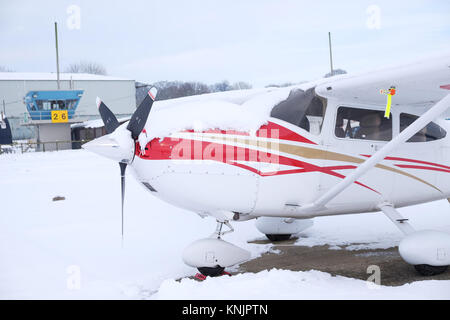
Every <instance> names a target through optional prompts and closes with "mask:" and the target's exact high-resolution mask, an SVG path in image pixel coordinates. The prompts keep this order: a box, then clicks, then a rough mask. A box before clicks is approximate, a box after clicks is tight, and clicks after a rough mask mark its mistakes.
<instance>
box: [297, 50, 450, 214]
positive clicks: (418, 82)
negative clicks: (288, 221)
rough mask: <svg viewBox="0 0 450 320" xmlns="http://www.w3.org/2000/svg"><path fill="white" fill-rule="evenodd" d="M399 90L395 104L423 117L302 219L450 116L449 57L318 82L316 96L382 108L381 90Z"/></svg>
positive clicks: (303, 208)
mask: <svg viewBox="0 0 450 320" xmlns="http://www.w3.org/2000/svg"><path fill="white" fill-rule="evenodd" d="M391 86H394V87H395V88H396V91H397V93H398V95H397V93H396V95H395V96H393V97H392V101H393V102H392V105H393V107H395V105H403V106H406V107H409V108H411V109H412V110H414V111H416V112H418V113H421V116H420V117H419V118H418V119H417V120H416V121H414V122H413V123H412V124H410V125H409V126H408V127H407V128H405V129H404V130H403V131H402V132H401V133H400V134H398V135H397V136H396V137H394V138H393V139H392V140H391V141H390V142H389V143H387V144H386V145H384V146H383V147H382V148H381V149H379V150H378V151H377V152H375V154H373V155H372V156H371V157H370V158H368V159H367V160H366V161H364V162H363V163H362V164H360V165H359V166H358V168H356V169H355V170H354V171H353V172H352V173H351V174H349V175H347V176H346V177H345V179H343V180H341V181H340V182H339V183H337V184H336V185H335V186H333V187H332V188H331V189H329V190H328V191H327V192H325V193H324V194H323V195H321V196H320V197H319V198H318V199H316V200H315V201H313V202H311V203H309V204H306V205H303V206H301V207H300V208H298V209H297V214H298V215H299V217H307V216H308V215H310V214H313V213H317V212H320V211H322V210H324V209H325V207H326V205H327V203H328V202H330V201H331V200H332V199H334V198H335V197H336V196H337V195H338V194H339V193H341V192H342V191H344V190H345V189H346V188H347V187H348V186H350V185H351V184H352V183H353V182H355V181H356V180H358V179H359V178H360V177H361V176H363V175H364V174H365V173H367V172H368V171H369V170H371V169H372V168H373V167H375V166H376V165H377V164H378V163H379V162H381V161H382V160H383V159H384V158H385V157H386V156H387V155H388V154H389V153H391V152H392V151H393V150H395V148H396V147H398V146H399V145H400V144H402V143H405V142H406V141H407V140H408V139H409V138H411V137H412V136H413V135H414V134H415V133H417V132H418V131H419V130H420V129H422V128H424V127H425V126H426V125H427V124H428V123H430V122H431V121H433V120H434V119H436V118H438V117H446V118H447V117H449V116H450V56H447V57H445V58H440V59H435V60H433V61H428V62H421V63H416V64H410V65H406V66H402V67H395V68H391V69H386V70H382V71H376V72H372V73H369V74H365V75H359V76H340V77H336V78H331V79H330V80H328V81H327V80H325V81H321V82H319V83H317V85H316V93H318V94H319V95H321V96H324V97H327V98H336V99H339V100H341V101H359V102H362V103H368V104H374V105H380V104H385V103H386V96H384V95H383V94H381V93H380V90H383V89H385V90H386V89H389V88H390V87H391Z"/></svg>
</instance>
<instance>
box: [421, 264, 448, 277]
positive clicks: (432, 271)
mask: <svg viewBox="0 0 450 320" xmlns="http://www.w3.org/2000/svg"><path fill="white" fill-rule="evenodd" d="M414 268H416V270H417V272H418V273H419V274H420V275H422V276H426V277H429V276H435V275H438V274H441V273H444V272H445V271H446V270H447V268H448V266H438V267H436V266H430V265H428V264H418V265H415V266H414Z"/></svg>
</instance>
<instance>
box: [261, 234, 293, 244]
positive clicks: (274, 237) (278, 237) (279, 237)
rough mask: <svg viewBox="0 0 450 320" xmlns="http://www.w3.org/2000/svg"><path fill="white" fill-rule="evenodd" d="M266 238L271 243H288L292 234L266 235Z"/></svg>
mask: <svg viewBox="0 0 450 320" xmlns="http://www.w3.org/2000/svg"><path fill="white" fill-rule="evenodd" d="M266 237H267V238H268V239H269V240H270V241H275V242H276V241H286V240H289V238H290V237H291V235H290V234H266Z"/></svg>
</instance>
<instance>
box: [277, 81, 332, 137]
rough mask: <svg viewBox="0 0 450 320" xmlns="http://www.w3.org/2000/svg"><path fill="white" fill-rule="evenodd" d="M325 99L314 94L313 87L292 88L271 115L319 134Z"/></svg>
mask: <svg viewBox="0 0 450 320" xmlns="http://www.w3.org/2000/svg"><path fill="white" fill-rule="evenodd" d="M325 109H326V101H325V100H324V99H322V98H320V97H318V96H316V95H315V92H314V89H309V90H307V91H303V90H300V89H294V90H292V91H291V92H290V93H289V97H288V98H287V99H286V100H284V101H282V102H280V103H279V104H277V105H276V106H275V107H274V108H273V109H272V112H271V114H270V115H271V116H272V117H274V118H277V119H281V120H284V121H287V122H289V123H292V124H293V125H296V126H299V127H300V128H302V129H305V130H306V131H309V132H311V133H313V134H320V131H321V129H322V123H323V117H324V115H325Z"/></svg>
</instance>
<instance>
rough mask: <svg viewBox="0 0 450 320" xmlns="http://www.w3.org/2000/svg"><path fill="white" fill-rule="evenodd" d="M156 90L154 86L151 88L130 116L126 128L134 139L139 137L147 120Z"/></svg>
mask: <svg viewBox="0 0 450 320" xmlns="http://www.w3.org/2000/svg"><path fill="white" fill-rule="evenodd" d="M157 92H158V91H157V90H156V88H155V87H153V88H151V89H150V90H149V91H148V93H147V95H146V96H145V98H144V100H143V101H142V102H141V104H140V105H139V107H138V108H137V109H136V111H135V112H134V113H133V115H132V116H131V119H130V122H129V123H128V126H127V129H128V130H130V131H131V136H132V137H133V139H134V140H136V139H137V138H138V137H139V134H140V133H141V131H142V129H144V126H145V123H146V122H147V118H148V114H149V113H150V110H151V109H152V105H153V102H154V101H155V98H156V94H157Z"/></svg>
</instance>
